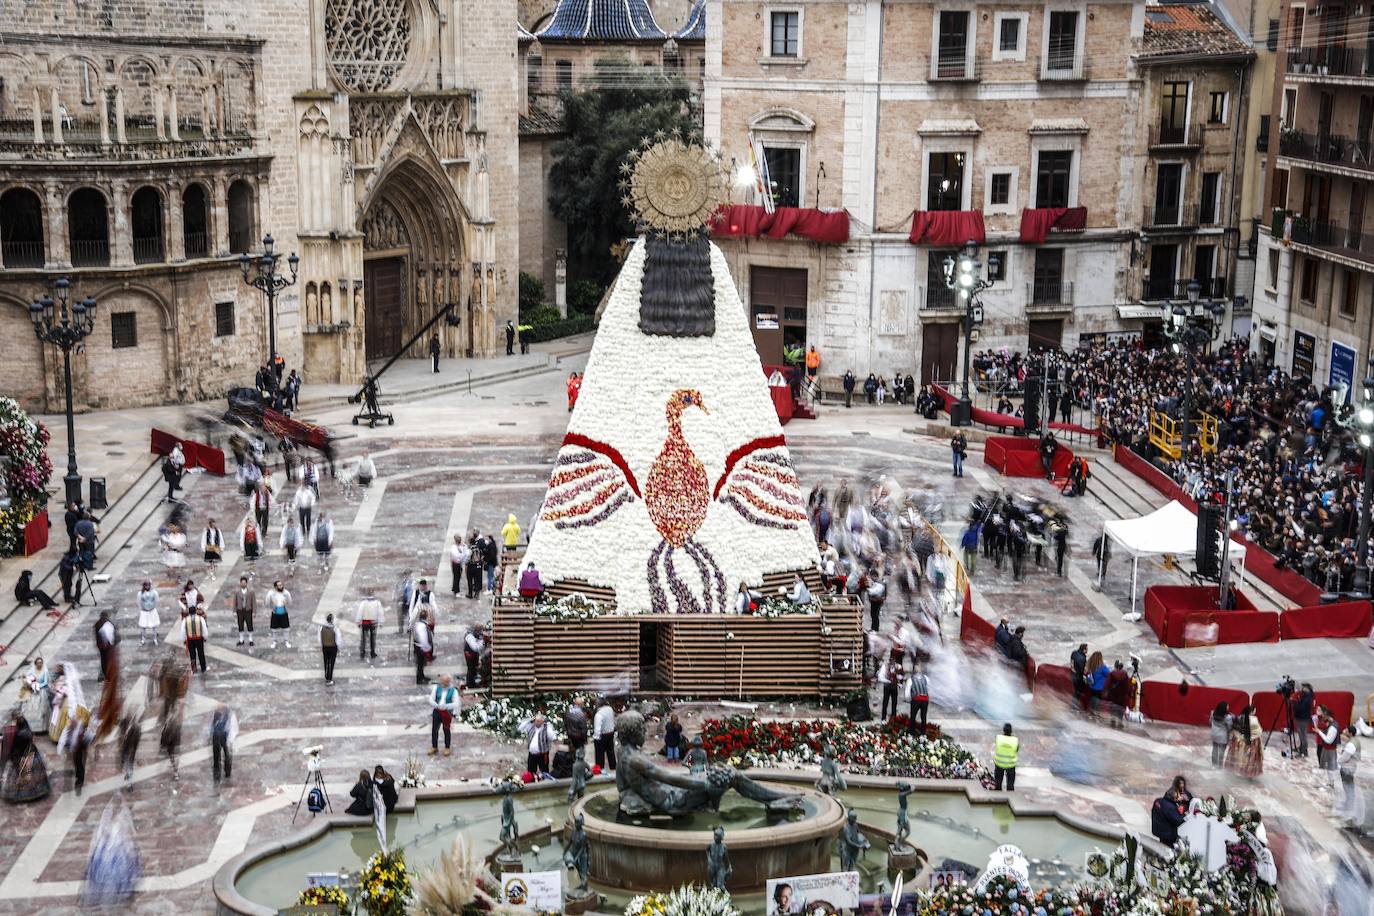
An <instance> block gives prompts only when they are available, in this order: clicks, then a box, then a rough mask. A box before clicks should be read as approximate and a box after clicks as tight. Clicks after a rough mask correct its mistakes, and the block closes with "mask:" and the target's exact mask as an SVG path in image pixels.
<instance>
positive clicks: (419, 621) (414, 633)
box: [411, 610, 434, 684]
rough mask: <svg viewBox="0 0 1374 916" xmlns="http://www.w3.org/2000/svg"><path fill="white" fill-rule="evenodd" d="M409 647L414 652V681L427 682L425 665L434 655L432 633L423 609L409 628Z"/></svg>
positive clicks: (418, 682)
mask: <svg viewBox="0 0 1374 916" xmlns="http://www.w3.org/2000/svg"><path fill="white" fill-rule="evenodd" d="M411 647H412V649H413V650H414V652H415V683H417V684H428V683H429V678H427V677H425V665H426V664H427V663H428V662H429V660H430V659H431V658H433V656H434V635H433V632H432V631H431V630H430V628H429V615H428V614H427V613H426V612H425V611H423V610H422V611H420V613H419V616H418V617H416V618H415V626H414V627H412V628H411Z"/></svg>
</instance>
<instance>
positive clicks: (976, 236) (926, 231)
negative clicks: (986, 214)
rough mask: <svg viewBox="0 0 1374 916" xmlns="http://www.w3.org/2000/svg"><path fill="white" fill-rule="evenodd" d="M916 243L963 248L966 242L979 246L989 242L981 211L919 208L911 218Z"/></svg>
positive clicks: (912, 235)
mask: <svg viewBox="0 0 1374 916" xmlns="http://www.w3.org/2000/svg"><path fill="white" fill-rule="evenodd" d="M907 241H909V242H911V244H913V245H938V246H940V247H941V248H961V247H963V245H964V243H965V242H969V241H973V242H977V243H978V244H979V245H981V244H983V243H984V242H986V241H987V233H986V232H985V231H984V230H983V211H982V210H917V211H916V212H915V213H914V214H913V215H912V217H911V235H909V236H908V237H907Z"/></svg>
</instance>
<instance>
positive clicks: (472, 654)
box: [463, 627, 487, 689]
mask: <svg viewBox="0 0 1374 916" xmlns="http://www.w3.org/2000/svg"><path fill="white" fill-rule="evenodd" d="M486 650H487V640H486V637H485V636H484V635H483V631H482V628H481V627H473V628H472V629H470V630H468V632H467V635H465V636H464V637H463V663H464V664H465V665H467V669H468V682H467V685H468V688H469V689H471V688H473V687H477V686H479V685H480V684H481V682H482V653H483V652H485V651H486Z"/></svg>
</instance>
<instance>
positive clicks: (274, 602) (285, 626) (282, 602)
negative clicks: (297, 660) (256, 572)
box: [267, 579, 291, 649]
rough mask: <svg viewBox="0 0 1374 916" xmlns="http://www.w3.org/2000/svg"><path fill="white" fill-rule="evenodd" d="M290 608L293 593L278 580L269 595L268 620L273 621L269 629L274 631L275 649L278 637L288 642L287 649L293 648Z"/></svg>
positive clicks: (273, 584) (273, 643)
mask: <svg viewBox="0 0 1374 916" xmlns="http://www.w3.org/2000/svg"><path fill="white" fill-rule="evenodd" d="M290 606H291V593H290V592H289V591H287V590H286V586H285V585H283V584H282V581H281V580H280V579H278V580H277V581H276V582H273V583H272V590H271V591H269V592H268V593H267V610H268V620H269V621H271V623H270V625H269V629H270V630H271V631H272V648H273V649H275V648H276V647H277V637H278V636H280V637H281V638H282V639H284V640H285V641H286V648H288V649H289V648H291V614H290V611H289V608H290Z"/></svg>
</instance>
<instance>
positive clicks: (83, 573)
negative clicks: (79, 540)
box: [76, 563, 100, 607]
mask: <svg viewBox="0 0 1374 916" xmlns="http://www.w3.org/2000/svg"><path fill="white" fill-rule="evenodd" d="M87 595H90V596H91V607H99V606H100V601H99V599H97V598H96V596H95V585H94V584H92V583H91V574H90V572H89V571H88V570H87V569H86V564H85V563H78V564H77V567H76V605H77V607H85V605H86V602H85V597H86V596H87Z"/></svg>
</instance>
